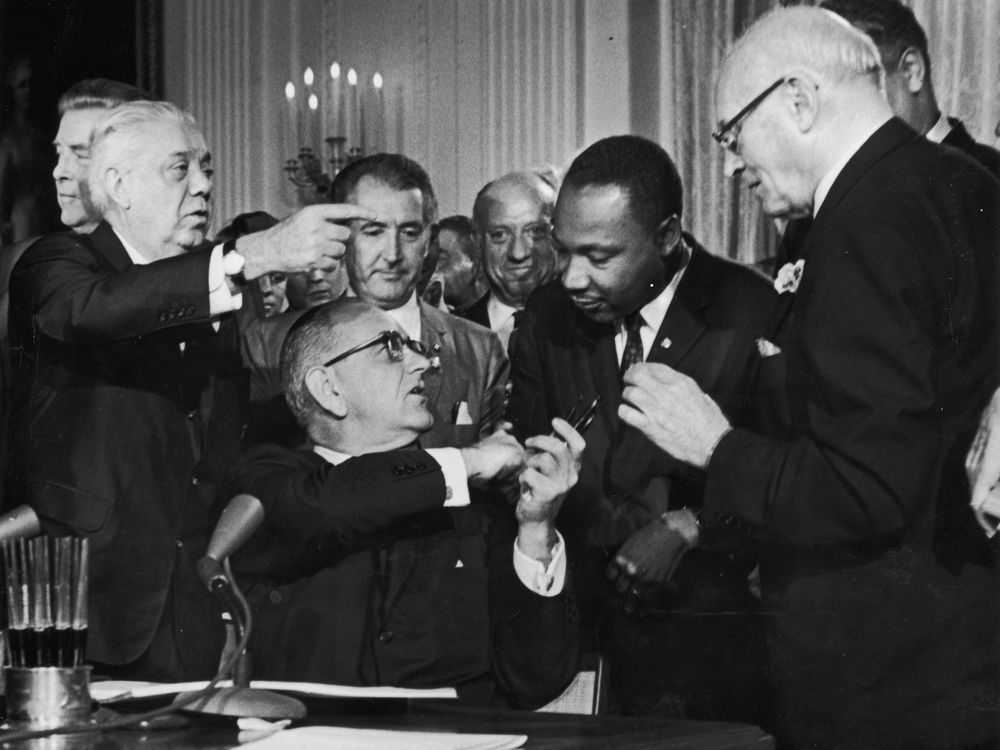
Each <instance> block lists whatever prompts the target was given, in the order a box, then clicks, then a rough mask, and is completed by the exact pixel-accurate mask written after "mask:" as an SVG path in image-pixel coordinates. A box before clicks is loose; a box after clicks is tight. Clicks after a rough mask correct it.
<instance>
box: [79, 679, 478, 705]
mask: <svg viewBox="0 0 1000 750" xmlns="http://www.w3.org/2000/svg"><path fill="white" fill-rule="evenodd" d="M232 684H233V682H232V680H223V681H221V682H220V683H219V687H229V686H230V685H232ZM206 685H208V682H207V681H201V682H172V683H163V682H134V681H128V680H109V681H106V682H92V683H91V684H90V696H91V698H93V699H94V700H95V701H97V702H98V703H114V702H116V701H123V700H132V699H136V698H155V697H157V696H161V695H173V694H175V693H183V692H185V691H187V690H201V689H202V688H203V687H205V686H206ZM250 687H255V688H260V689H262V690H275V691H278V692H285V693H299V694H300V695H315V696H319V697H322V698H416V699H420V698H457V697H458V694H457V693H456V692H455V688H431V689H424V690H418V689H416V688H399V687H389V686H383V687H353V686H351V685H327V684H325V683H321V682H284V681H280V680H253V681H252V682H251V683H250Z"/></svg>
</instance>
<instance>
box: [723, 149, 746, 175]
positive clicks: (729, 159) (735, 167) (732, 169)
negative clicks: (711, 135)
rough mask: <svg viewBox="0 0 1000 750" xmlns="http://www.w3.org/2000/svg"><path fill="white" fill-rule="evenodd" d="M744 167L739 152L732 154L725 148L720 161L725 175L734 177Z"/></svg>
mask: <svg viewBox="0 0 1000 750" xmlns="http://www.w3.org/2000/svg"><path fill="white" fill-rule="evenodd" d="M745 168H746V164H744V163H743V159H742V158H741V157H740V155H739V154H734V153H733V152H732V151H730V150H729V149H726V155H725V158H724V160H723V162H722V170H723V172H724V173H725V175H726V177H736V176H737V175H738V174H740V173H741V172H742V171H743V170H744V169H745Z"/></svg>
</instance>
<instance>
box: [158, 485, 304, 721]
mask: <svg viewBox="0 0 1000 750" xmlns="http://www.w3.org/2000/svg"><path fill="white" fill-rule="evenodd" d="M262 520H263V509H262V506H261V505H260V502H259V501H258V500H257V499H256V498H254V497H252V496H250V495H237V496H236V497H234V498H233V499H232V500H230V501H229V505H227V506H226V508H225V510H224V511H223V513H222V516H221V517H220V518H219V523H218V525H217V526H216V528H215V532H214V533H213V534H212V539H211V541H210V542H209V545H208V554H206V555H205V557H203V558H202V559H201V560H199V561H198V565H197V570H198V575H199V576H200V577H201V579H202V580H203V581H204V582H205V585H206V586H207V587H208V590H209V591H210V592H212V594H214V595H215V596H216V597H217V598H219V599H220V600H221V603H222V606H223V608H224V609H225V610H226V611H227V612H229V615H230V616H231V617H232V619H233V625H234V626H235V629H236V641H237V643H238V644H239V646H238V648H239V649H240V651H239V654H238V656H237V657H236V659H235V662H234V661H233V660H230V663H231V664H232V665H233V666H232V677H233V686H232V687H224V688H219V687H217V688H215V689H214V690H212V691H209V692H207V693H206V694H205V695H204V696H203V697H201V698H198V699H196V700H193V701H191V700H190V699H191V698H192V697H193V696H194V694H195V693H196V692H205V691H190V692H186V693H181V694H180V695H178V696H177V698H176V699H175V700H174V703H177V704H180V703H182V702H184V701H185V699H187V700H189V701H190V702H189V704H188V705H186V706H184V707H183V710H185V711H194V712H197V713H204V714H213V715H218V716H233V717H256V718H260V719H301V718H302V717H303V716H305V715H306V707H305V704H303V703H302V701H300V700H297V699H296V698H292V697H290V696H287V695H280V694H279V693H274V692H271V691H270V690H261V689H260V688H252V687H250V672H251V660H250V654H249V653H248V652H247V650H246V644H247V643H249V640H250V634H251V633H252V632H253V613H252V612H251V610H250V604H249V603H248V602H247V600H246V597H245V596H243V592H241V591H240V589H239V587H238V586H237V585H236V580H235V578H234V577H233V573H232V569H231V568H230V567H229V553H230V552H232V551H234V550H235V549H236V548H238V547H239V546H240V545H241V544H242V543H243V542H244V541H245V540H246V539H247V538H248V537H249V536H250V535H251V534H252V533H253V530H254V529H256V527H257V526H259V525H260V522H261V521H262ZM220 559H221V560H222V562H221V563H220V562H219V560H220ZM227 667H229V664H226V665H225V666H224V667H222V669H223V670H225V669H226V668H227ZM226 676H227V675H225V674H221V673H220V674H219V675H217V676H216V679H224V678H225V677H226Z"/></svg>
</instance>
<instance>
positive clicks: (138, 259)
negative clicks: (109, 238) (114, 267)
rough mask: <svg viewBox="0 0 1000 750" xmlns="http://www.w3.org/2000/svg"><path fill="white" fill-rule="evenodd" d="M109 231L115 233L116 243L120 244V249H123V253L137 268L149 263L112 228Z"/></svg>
mask: <svg viewBox="0 0 1000 750" xmlns="http://www.w3.org/2000/svg"><path fill="white" fill-rule="evenodd" d="M111 231H112V232H114V233H115V237H117V238H118V241H119V242H121V243H122V247H124V248H125V252H126V253H128V257H129V259H130V260H131V261H132V262H133V263H134V264H135V265H137V266H145V265H146V264H148V263H149V260H147V259H146V257H145V256H143V255H141V254H140V253H139V251H138V250H136V249H135V248H134V247H132V245H130V244H129V242H128V240H126V239H125V238H124V237H122V236H121V234H120V233H119V231H118V230H117V229H115V228H114V227H111Z"/></svg>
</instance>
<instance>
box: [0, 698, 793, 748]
mask: <svg viewBox="0 0 1000 750" xmlns="http://www.w3.org/2000/svg"><path fill="white" fill-rule="evenodd" d="M394 703H396V706H395V707H394V708H392V709H387V708H385V707H384V706H383V704H380V705H379V707H378V708H377V709H376V710H372V709H371V706H368V707H361V709H360V710H359V707H358V705H357V704H356V703H353V702H349V703H343V702H332V701H324V702H323V704H322V706H317V705H310V713H309V716H308V717H307V718H306V719H303V720H301V721H298V722H295V723H294V724H293V726H304V725H336V726H347V727H359V728H376V729H394V730H413V731H439V732H461V733H488V734H517V735H520V734H523V735H527V736H528V741H527V743H525V745H524V747H525V748H527V749H528V750H569V749H570V748H572V750H589V749H591V748H593V749H594V750H597V748H601V749H602V750H604V749H606V748H609V747H611V748H614V750H668V749H670V748H678V749H680V748H683V750H703V749H704V750H708V749H713V750H715V749H719V750H730V749H732V750H735V749H736V748H753V749H754V750H771V749H773V747H774V741H773V739H772V738H771V737H770V736H769V735H767V734H765V733H764V732H763V731H762V730H760V729H758V728H757V727H753V726H749V725H746V724H730V723H723V722H702V721H682V720H675V719H652V718H631V717H622V716H576V715H569V714H549V713H544V714H542V713H538V714H536V713H530V712H523V711H500V710H492V709H481V708H468V707H464V706H461V705H458V704H455V703H453V702H443V701H398V702H394ZM333 704H335V705H333ZM317 709H319V710H317ZM237 735H238V732H237V730H236V728H235V722H234V721H233V720H221V719H218V720H211V719H209V720H202V719H201V718H200V717H198V718H194V719H192V721H191V723H190V724H189V725H188V726H186V727H182V728H179V729H164V730H157V731H139V730H133V731H127V730H117V731H113V732H106V733H103V734H97V735H93V736H76V737H60V738H53V739H49V740H39V741H35V743H37V744H33V743H31V742H25V743H18V744H17V745H4V747H19V748H43V747H44V748H54V747H59V748H68V749H69V748H72V749H73V750H84V749H85V748H94V749H95V750H96V749H97V748H100V750H130V749H132V748H167V747H169V748H179V749H181V750H184V749H188V748H190V749H192V750H195V749H197V750H216V749H217V748H218V749H221V748H231V747H236V746H237V745H238V739H237ZM0 740H2V735H0ZM53 741H55V742H56V743H57V744H52V743H53ZM42 743H50V744H42Z"/></svg>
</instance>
